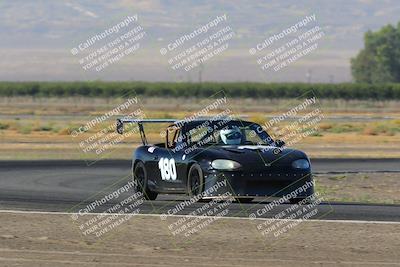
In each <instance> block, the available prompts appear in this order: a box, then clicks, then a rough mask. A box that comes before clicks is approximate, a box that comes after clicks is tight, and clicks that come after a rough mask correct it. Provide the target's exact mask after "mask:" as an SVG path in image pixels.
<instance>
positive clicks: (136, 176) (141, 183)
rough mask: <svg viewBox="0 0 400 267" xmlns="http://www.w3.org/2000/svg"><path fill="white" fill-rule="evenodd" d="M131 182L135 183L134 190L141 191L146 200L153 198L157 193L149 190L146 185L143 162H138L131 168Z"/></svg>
mask: <svg viewBox="0 0 400 267" xmlns="http://www.w3.org/2000/svg"><path fill="white" fill-rule="evenodd" d="M133 182H134V183H135V184H136V188H135V189H136V192H142V193H143V196H144V198H145V199H147V200H155V199H156V198H157V195H158V194H157V193H156V192H153V191H151V190H150V189H149V188H148V185H147V171H146V168H145V166H144V164H143V162H141V161H140V162H138V163H137V164H136V165H135V169H134V170H133Z"/></svg>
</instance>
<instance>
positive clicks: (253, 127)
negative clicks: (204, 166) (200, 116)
mask: <svg viewBox="0 0 400 267" xmlns="http://www.w3.org/2000/svg"><path fill="white" fill-rule="evenodd" d="M187 134H188V141H189V143H191V144H196V145H197V146H207V145H219V146H225V145H271V144H272V143H273V140H272V139H271V137H270V136H269V135H268V134H267V132H266V131H264V130H263V128H262V127H261V126H260V125H258V124H256V123H254V124H248V125H241V124H238V123H236V124H231V125H227V126H225V127H222V128H221V127H216V126H215V125H207V126H202V127H194V128H192V129H191V130H190V131H188V133H187Z"/></svg>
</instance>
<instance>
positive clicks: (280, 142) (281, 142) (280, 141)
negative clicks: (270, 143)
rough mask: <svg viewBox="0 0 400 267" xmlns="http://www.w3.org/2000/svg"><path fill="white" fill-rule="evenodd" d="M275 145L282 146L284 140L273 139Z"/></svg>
mask: <svg viewBox="0 0 400 267" xmlns="http://www.w3.org/2000/svg"><path fill="white" fill-rule="evenodd" d="M275 145H276V146H277V147H284V146H285V145H286V143H285V142H284V141H282V140H280V139H278V140H276V141H275Z"/></svg>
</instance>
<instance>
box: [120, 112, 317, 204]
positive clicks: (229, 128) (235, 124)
mask: <svg viewBox="0 0 400 267" xmlns="http://www.w3.org/2000/svg"><path fill="white" fill-rule="evenodd" d="M127 123H130V125H133V124H137V126H136V129H139V131H140V136H141V139H142V142H143V145H142V146H140V147H138V148H137V149H136V150H135V152H134V154H133V159H132V175H133V179H134V180H135V181H136V182H137V185H138V188H137V190H140V191H142V192H143V193H144V195H145V197H146V198H147V199H149V200H154V199H156V198H157V195H158V194H163V193H167V194H188V195H190V196H201V198H212V197H221V196H224V195H225V196H226V195H227V194H228V195H229V196H233V197H235V198H237V199H239V200H243V201H244V200H246V201H249V200H251V199H252V198H254V197H256V196H274V197H284V198H285V197H286V199H285V200H288V201H290V202H299V201H300V200H303V199H304V198H306V197H308V196H310V195H312V194H313V193H314V184H313V180H312V174H311V166H310V160H309V159H308V157H307V155H306V154H305V153H304V152H302V151H299V150H294V149H290V148H286V147H285V143H284V142H283V141H280V140H275V141H274V140H272V138H271V137H270V136H269V135H268V133H267V132H266V131H265V130H264V129H263V128H262V127H261V126H260V125H259V124H257V123H253V122H249V121H244V120H240V119H231V118H219V119H206V118H204V119H196V120H190V121H185V120H170V119H133V118H121V119H118V120H117V132H118V133H120V134H123V133H124V131H126V130H127V128H126V127H127V126H124V125H125V124H127ZM148 123H168V125H169V126H168V127H167V128H166V130H165V132H163V133H164V134H165V143H158V144H148V142H147V138H146V135H145V131H144V124H148ZM124 128H125V129H124ZM164 134H162V135H164Z"/></svg>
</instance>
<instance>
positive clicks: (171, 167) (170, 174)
mask: <svg viewBox="0 0 400 267" xmlns="http://www.w3.org/2000/svg"><path fill="white" fill-rule="evenodd" d="M158 168H159V169H160V172H161V179H162V180H167V181H168V180H176V167H175V159H173V158H172V159H168V158H161V159H160V161H159V162H158Z"/></svg>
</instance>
